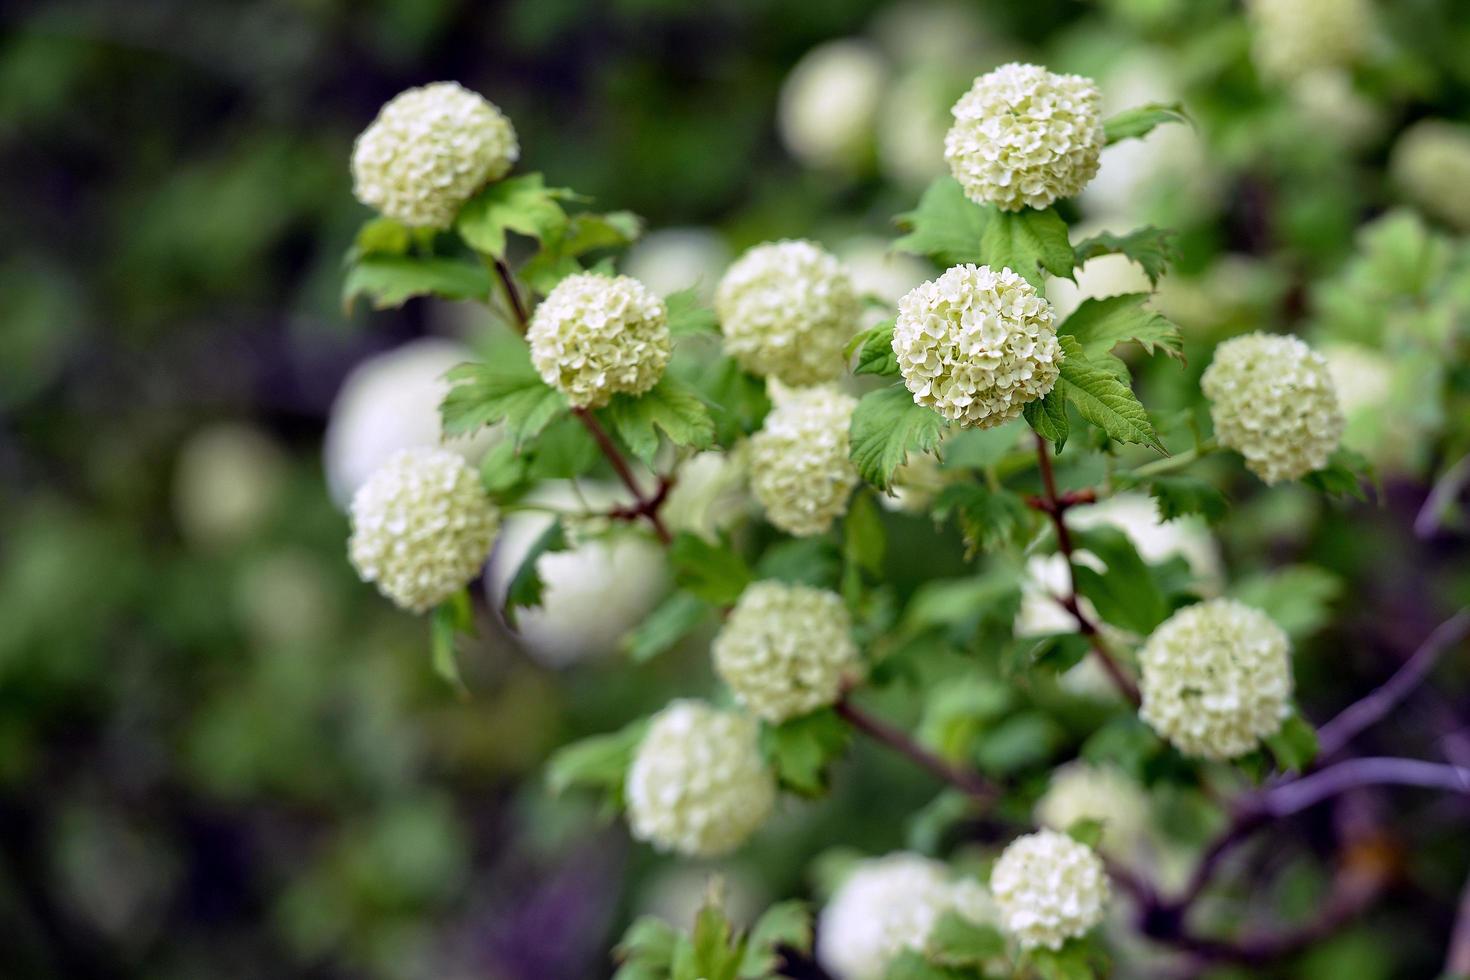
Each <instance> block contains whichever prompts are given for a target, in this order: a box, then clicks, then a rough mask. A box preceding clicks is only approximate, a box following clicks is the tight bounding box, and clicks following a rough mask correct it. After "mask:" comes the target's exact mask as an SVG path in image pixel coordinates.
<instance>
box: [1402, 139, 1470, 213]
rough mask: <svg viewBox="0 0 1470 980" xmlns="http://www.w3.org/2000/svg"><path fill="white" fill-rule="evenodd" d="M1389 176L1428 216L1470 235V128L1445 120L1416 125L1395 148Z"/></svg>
mask: <svg viewBox="0 0 1470 980" xmlns="http://www.w3.org/2000/svg"><path fill="white" fill-rule="evenodd" d="M1389 172H1390V174H1391V175H1392V177H1393V181H1394V183H1395V184H1397V185H1398V187H1399V189H1400V190H1401V191H1403V193H1404V194H1405V195H1406V196H1407V197H1408V198H1409V200H1411V201H1413V202H1414V203H1415V204H1417V205H1419V207H1421V208H1423V209H1424V211H1425V212H1426V213H1428V214H1430V215H1433V216H1434V217H1436V218H1439V219H1440V220H1442V221H1447V222H1449V223H1450V224H1451V225H1453V226H1454V227H1456V228H1458V229H1460V230H1462V231H1470V193H1466V191H1465V188H1466V187H1467V186H1470V126H1466V125H1464V124H1463V123H1453V122H1448V121H1446V120H1443V119H1424V120H1421V121H1419V122H1417V123H1415V124H1414V125H1412V126H1410V127H1409V128H1408V129H1406V130H1404V132H1403V135H1401V136H1400V137H1399V138H1398V142H1397V143H1395V144H1394V147H1393V155H1392V157H1391V158H1390V160H1389Z"/></svg>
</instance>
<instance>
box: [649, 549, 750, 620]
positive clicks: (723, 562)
mask: <svg viewBox="0 0 1470 980" xmlns="http://www.w3.org/2000/svg"><path fill="white" fill-rule="evenodd" d="M669 561H670V562H671V563H672V564H673V567H674V581H675V583H677V584H678V585H679V587H680V588H684V589H687V590H689V591H690V592H692V593H694V594H695V595H697V596H699V597H700V598H701V599H703V600H704V601H706V602H710V603H713V604H714V605H716V606H733V605H734V604H735V602H736V601H737V600H738V599H739V598H740V593H742V592H744V591H745V587H746V586H747V585H749V584H750V580H751V575H750V566H749V565H747V564H746V563H745V559H744V558H741V557H740V556H739V555H738V554H736V553H735V552H734V551H733V550H732V549H731V548H730V547H729V546H728V545H724V544H710V543H709V542H708V541H706V540H704V539H703V538H701V537H700V536H699V535H697V534H691V533H690V532H688V531H682V532H680V533H679V535H678V536H677V537H676V538H674V543H673V544H672V545H670V546H669Z"/></svg>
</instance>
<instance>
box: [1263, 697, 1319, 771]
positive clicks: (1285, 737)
mask: <svg viewBox="0 0 1470 980" xmlns="http://www.w3.org/2000/svg"><path fill="white" fill-rule="evenodd" d="M1266 747H1267V748H1268V749H1270V750H1271V755H1272V756H1273V757H1274V758H1275V759H1276V766H1277V768H1279V769H1283V770H1286V771H1288V772H1301V771H1302V770H1303V769H1305V768H1307V766H1309V765H1311V764H1312V760H1313V759H1315V758H1317V729H1315V728H1313V727H1312V725H1311V723H1310V722H1308V721H1307V720H1306V719H1305V718H1303V717H1302V716H1301V714H1300V713H1298V712H1292V714H1291V716H1290V717H1288V718H1287V719H1286V720H1285V721H1284V722H1282V723H1281V727H1280V728H1278V729H1277V730H1276V731H1275V732H1274V733H1273V734H1271V735H1267V736H1266Z"/></svg>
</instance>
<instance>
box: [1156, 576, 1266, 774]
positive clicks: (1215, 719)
mask: <svg viewBox="0 0 1470 980" xmlns="http://www.w3.org/2000/svg"><path fill="white" fill-rule="evenodd" d="M1139 663H1140V665H1141V666H1142V668H1143V679H1142V683H1141V685H1140V690H1141V693H1142V694H1143V704H1142V706H1141V707H1140V708H1139V710H1138V714H1139V717H1141V718H1142V719H1143V720H1144V721H1146V722H1148V723H1149V725H1150V726H1152V727H1153V729H1154V731H1156V732H1158V733H1159V734H1160V735H1161V736H1163V737H1164V738H1166V739H1168V740H1169V741H1170V742H1171V743H1173V745H1174V747H1175V748H1177V749H1178V750H1179V751H1180V752H1183V753H1184V754H1185V755H1191V756H1199V757H1202V758H1206V759H1233V758H1235V757H1236V756H1240V755H1244V754H1245V753H1247V752H1249V751H1251V750H1252V749H1254V748H1255V747H1256V745H1257V743H1259V742H1260V740H1261V739H1263V738H1265V737H1266V736H1268V735H1271V734H1273V733H1274V732H1275V731H1276V730H1277V729H1279V728H1280V727H1281V722H1282V720H1283V719H1284V718H1285V717H1286V716H1287V715H1288V714H1289V713H1290V707H1289V704H1288V701H1289V699H1290V697H1291V687H1292V683H1291V643H1290V641H1289V640H1287V638H1286V634H1285V633H1284V632H1282V630H1281V627H1279V626H1277V625H1276V624H1275V623H1274V622H1272V621H1271V618H1270V617H1269V616H1267V615H1266V614H1265V613H1263V612H1261V611H1260V610H1259V609H1253V608H1251V607H1250V606H1247V605H1244V604H1242V603H1239V602H1236V601H1235V600H1233V599H1211V600H1209V601H1208V602H1201V603H1198V604H1196V605H1193V606H1186V607H1185V608H1183V609H1181V610H1179V611H1178V612H1176V613H1175V614H1174V615H1173V616H1170V617H1169V618H1168V619H1167V620H1165V621H1164V622H1163V623H1162V624H1161V625H1160V626H1159V628H1158V629H1156V630H1154V633H1153V635H1152V636H1150V637H1149V638H1148V642H1147V643H1145V644H1144V647H1143V651H1142V652H1141V653H1140V654H1139Z"/></svg>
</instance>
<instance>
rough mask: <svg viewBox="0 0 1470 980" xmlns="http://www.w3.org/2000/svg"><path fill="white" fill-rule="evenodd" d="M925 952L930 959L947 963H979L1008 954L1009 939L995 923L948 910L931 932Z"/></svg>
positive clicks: (954, 964)
mask: <svg viewBox="0 0 1470 980" xmlns="http://www.w3.org/2000/svg"><path fill="white" fill-rule="evenodd" d="M925 952H926V953H928V958H929V960H930V961H931V962H934V963H939V964H941V965H944V966H980V965H982V964H984V963H985V961H987V960H992V959H995V958H997V957H1002V956H1005V954H1006V941H1005V937H1003V936H1002V935H1001V934H1000V931H999V930H997V929H996V928H995V927H994V926H989V925H983V924H981V923H979V922H972V921H971V920H969V919H967V918H965V917H964V916H962V915H960V914H959V913H958V912H946V913H944V915H943V917H941V918H940V920H939V921H938V922H936V923H935V924H934V928H933V930H932V931H931V932H930V933H929V939H928V941H927V942H926V943H925Z"/></svg>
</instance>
